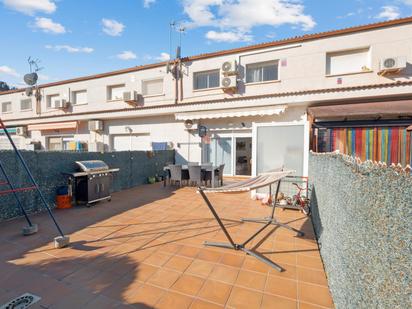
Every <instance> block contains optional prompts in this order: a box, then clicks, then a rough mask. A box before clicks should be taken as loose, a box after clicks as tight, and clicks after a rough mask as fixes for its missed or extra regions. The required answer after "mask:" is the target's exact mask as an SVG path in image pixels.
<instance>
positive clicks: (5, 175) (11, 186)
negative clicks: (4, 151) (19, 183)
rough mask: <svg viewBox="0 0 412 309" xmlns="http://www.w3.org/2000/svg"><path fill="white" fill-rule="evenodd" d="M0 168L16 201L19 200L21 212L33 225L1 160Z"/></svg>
mask: <svg viewBox="0 0 412 309" xmlns="http://www.w3.org/2000/svg"><path fill="white" fill-rule="evenodd" d="M0 170H1V172H2V173H3V175H4V177H5V178H6V181H7V183H8V185H9V187H10V189H11V190H12V192H13V195H14V198H15V199H16V201H17V205H18V206H19V208H20V210H21V212H22V213H23V215H24V217H25V218H26V220H27V223H28V224H29V226H33V225H32V224H31V221H30V218H29V216H28V215H27V213H26V211H25V210H24V208H23V205H22V203H21V201H20V199H19V197H18V196H17V194H16V192H15V191H14V186H13V184H12V183H11V181H10V179H9V176H7V174H6V171H5V170H4V167H3V164H1V161H0Z"/></svg>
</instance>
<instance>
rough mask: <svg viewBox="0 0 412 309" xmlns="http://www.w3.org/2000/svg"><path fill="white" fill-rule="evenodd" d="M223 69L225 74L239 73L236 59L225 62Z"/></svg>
mask: <svg viewBox="0 0 412 309" xmlns="http://www.w3.org/2000/svg"><path fill="white" fill-rule="evenodd" d="M221 70H222V74H224V75H235V74H237V63H236V60H232V61H225V62H223V64H222V67H221Z"/></svg>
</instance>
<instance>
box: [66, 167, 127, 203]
mask: <svg viewBox="0 0 412 309" xmlns="http://www.w3.org/2000/svg"><path fill="white" fill-rule="evenodd" d="M75 163H76V165H77V171H76V172H74V173H66V174H67V175H69V176H70V177H71V182H72V185H73V194H74V197H75V201H76V204H79V203H86V205H87V206H90V204H92V203H95V202H98V201H102V200H109V201H110V199H111V195H110V192H111V186H112V177H113V173H114V172H118V171H119V169H118V168H109V166H108V165H107V164H106V163H105V162H103V161H101V160H89V161H76V162H75Z"/></svg>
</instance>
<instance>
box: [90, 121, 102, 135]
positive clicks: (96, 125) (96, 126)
mask: <svg viewBox="0 0 412 309" xmlns="http://www.w3.org/2000/svg"><path fill="white" fill-rule="evenodd" d="M88 127H89V131H95V132H99V131H103V121H102V120H89V123H88Z"/></svg>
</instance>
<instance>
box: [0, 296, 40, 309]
mask: <svg viewBox="0 0 412 309" xmlns="http://www.w3.org/2000/svg"><path fill="white" fill-rule="evenodd" d="M39 300H40V297H39V296H36V295H33V294H30V293H24V294H23V295H21V296H19V297H17V298H15V299H12V300H11V301H9V302H8V303H7V304H4V305H3V306H1V307H0V309H24V308H28V307H30V306H31V305H33V304H34V303H37V302H38V301H39Z"/></svg>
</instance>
